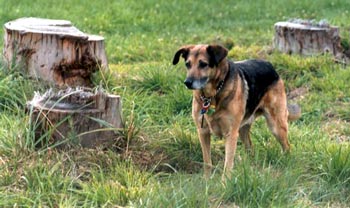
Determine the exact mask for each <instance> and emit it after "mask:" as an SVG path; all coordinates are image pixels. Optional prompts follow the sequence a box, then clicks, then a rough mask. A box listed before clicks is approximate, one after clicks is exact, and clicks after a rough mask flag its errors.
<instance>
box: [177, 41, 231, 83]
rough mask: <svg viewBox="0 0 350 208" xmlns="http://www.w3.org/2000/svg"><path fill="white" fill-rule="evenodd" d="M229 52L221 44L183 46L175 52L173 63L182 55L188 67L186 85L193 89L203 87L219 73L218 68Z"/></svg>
mask: <svg viewBox="0 0 350 208" xmlns="http://www.w3.org/2000/svg"><path fill="white" fill-rule="evenodd" d="M227 53H228V50H227V49H226V48H224V47H222V46H220V45H188V46H183V47H181V48H180V49H179V50H178V51H177V52H176V53H175V55H174V59H173V64H174V65H176V64H177V63H178V62H179V59H180V56H182V57H183V58H184V60H185V65H186V68H187V77H186V80H185V82H184V83H185V85H186V86H187V88H188V89H192V90H198V89H203V88H204V87H205V86H206V84H207V83H208V82H209V80H211V79H213V78H214V77H215V76H216V75H217V70H218V69H217V68H218V66H219V65H220V63H221V62H222V61H223V60H224V59H225V58H226V56H227Z"/></svg>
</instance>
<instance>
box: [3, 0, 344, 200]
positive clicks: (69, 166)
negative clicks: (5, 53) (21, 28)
mask: <svg viewBox="0 0 350 208" xmlns="http://www.w3.org/2000/svg"><path fill="white" fill-rule="evenodd" d="M0 8H2V9H1V10H0V23H1V24H4V23H5V22H7V21H10V20H13V19H16V18H19V17H28V16H35V17H43V18H58V19H67V20H70V21H72V23H73V24H74V25H75V26H77V27H78V28H79V29H81V30H83V31H84V32H87V33H92V34H100V35H103V36H104V37H105V41H106V50H107V54H108V60H109V64H110V70H109V71H107V72H103V73H102V72H99V73H96V74H95V76H94V80H93V81H94V83H95V84H96V85H98V84H101V85H102V86H103V87H104V88H105V89H106V90H107V91H108V92H110V93H114V94H119V95H121V97H122V101H123V122H124V124H125V128H124V129H123V131H122V132H121V136H120V138H119V139H118V140H117V141H116V144H115V145H114V146H112V147H110V148H107V149H82V148H79V147H76V148H73V149H70V150H58V149H56V148H53V147H54V146H52V145H54V144H48V145H46V146H43V147H41V148H37V147H36V145H35V144H34V142H33V137H34V135H33V134H34V132H33V130H32V129H31V128H30V125H29V122H30V119H29V116H28V115H27V114H26V113H25V103H26V102H27V101H29V100H31V98H32V97H33V94H34V91H40V92H42V91H44V90H45V89H46V87H47V86H42V85H41V83H40V82H38V81H36V80H31V79H29V78H28V77H26V75H25V74H23V73H22V69H21V67H20V66H6V65H5V64H4V63H3V62H1V63H0V126H1V128H0V207H12V206H13V207H40V206H41V207H116V206H127V207H234V206H239V207H349V206H350V197H349V196H350V146H349V143H350V130H349V122H350V116H349V115H350V111H349V109H350V108H349V107H350V106H349V102H350V91H349V89H350V82H349V79H350V67H345V68H344V67H343V66H342V65H338V64H335V63H334V61H333V58H332V57H331V56H328V55H324V56H315V57H300V56H297V55H293V56H290V55H285V54H280V53H279V52H276V51H273V52H271V50H270V48H271V45H272V37H273V33H274V29H273V24H274V23H275V22H278V21H283V20H287V19H289V18H307V19H317V20H320V19H327V20H328V21H329V22H330V23H331V24H334V25H338V26H340V27H341V36H342V38H343V39H344V40H343V45H346V44H347V43H348V42H349V39H350V35H349V28H350V18H349V12H350V11H349V8H350V3H349V1H346V0H334V1H328V0H320V1H306V0H304V1H294V0H292V1H290V0H289V1H287V0H281V1H277V0H266V1H252V0H246V1H221V2H217V1H209V0H208V1H200V2H199V1H198V2H196V1H184V0H180V1H172V2H170V1H153V0H147V1H112V0H106V1H103V2H99V1H83V0H77V1H69V0H63V1H43V0H36V1H32V0H31V1H29V0H22V1H8V0H0ZM0 36H3V31H0ZM190 43H191V44H192V43H193V44H197V43H220V44H223V45H225V46H226V47H228V48H229V49H230V51H229V58H231V59H233V60H242V59H247V58H264V59H266V60H269V61H271V62H272V63H273V65H274V66H275V67H276V69H277V71H278V72H279V73H280V75H281V77H282V78H283V79H284V80H285V83H286V89H287V91H288V92H290V91H293V90H295V89H298V88H304V89H306V91H305V93H304V94H302V95H301V96H300V97H298V98H297V99H295V100H293V101H292V102H296V103H299V104H300V105H301V107H302V110H303V116H302V118H301V119H299V120H298V121H296V122H293V123H291V124H290V127H289V131H290V134H289V140H290V143H291V144H292V152H291V154H289V155H283V154H282V153H281V148H280V146H279V144H278V142H277V141H276V140H275V139H274V138H273V136H272V135H271V133H270V132H269V131H268V129H267V126H266V124H265V121H264V120H263V119H259V120H258V121H257V122H256V123H255V124H254V127H253V129H252V130H251V133H252V140H253V143H254V153H255V154H254V155H253V156H252V155H247V154H246V153H245V151H244V148H243V145H241V144H239V146H238V150H237V156H236V162H235V167H234V170H233V174H232V175H233V177H232V179H230V180H228V181H227V183H226V184H223V183H222V182H221V174H222V169H223V158H224V151H223V149H224V147H223V141H222V140H220V139H217V138H214V140H213V144H212V156H213V162H214V172H213V175H212V177H211V179H210V180H208V181H205V180H204V179H203V178H202V156H201V150H200V145H199V141H198V139H197V135H196V130H195V127H194V124H193V122H192V119H191V115H190V114H191V92H190V91H188V90H186V89H185V87H184V85H183V84H182V81H183V79H184V77H185V70H184V67H183V66H182V64H181V63H182V62H181V63H180V64H179V65H177V66H172V65H171V62H172V58H173V55H174V52H175V51H176V50H177V49H178V48H179V47H180V46H181V45H185V44H190ZM0 44H1V45H2V44H3V39H0Z"/></svg>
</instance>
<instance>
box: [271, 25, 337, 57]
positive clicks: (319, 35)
mask: <svg viewBox="0 0 350 208" xmlns="http://www.w3.org/2000/svg"><path fill="white" fill-rule="evenodd" d="M274 47H275V48H277V49H278V50H279V51H281V52H284V53H288V54H292V53H293V54H301V55H317V54H323V53H331V54H333V55H334V56H341V55H342V51H343V50H342V47H341V45H340V36H339V28H338V27H334V26H330V25H329V24H328V23H327V22H326V21H320V22H314V21H308V20H299V19H296V20H291V21H289V22H277V23H276V24H275V36H274Z"/></svg>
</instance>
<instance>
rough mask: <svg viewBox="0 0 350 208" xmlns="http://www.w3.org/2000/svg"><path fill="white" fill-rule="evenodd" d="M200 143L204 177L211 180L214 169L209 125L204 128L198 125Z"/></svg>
mask: <svg viewBox="0 0 350 208" xmlns="http://www.w3.org/2000/svg"><path fill="white" fill-rule="evenodd" d="M197 131H198V135H199V141H200V144H201V148H202V154H203V167H204V177H205V178H206V179H209V177H210V175H211V169H212V161H211V150H210V130H209V127H208V125H207V124H205V126H204V125H203V127H201V126H198V125H197Z"/></svg>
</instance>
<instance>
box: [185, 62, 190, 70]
mask: <svg viewBox="0 0 350 208" xmlns="http://www.w3.org/2000/svg"><path fill="white" fill-rule="evenodd" d="M185 65H186V67H187V69H190V68H191V62H189V61H187V62H186V64H185Z"/></svg>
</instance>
